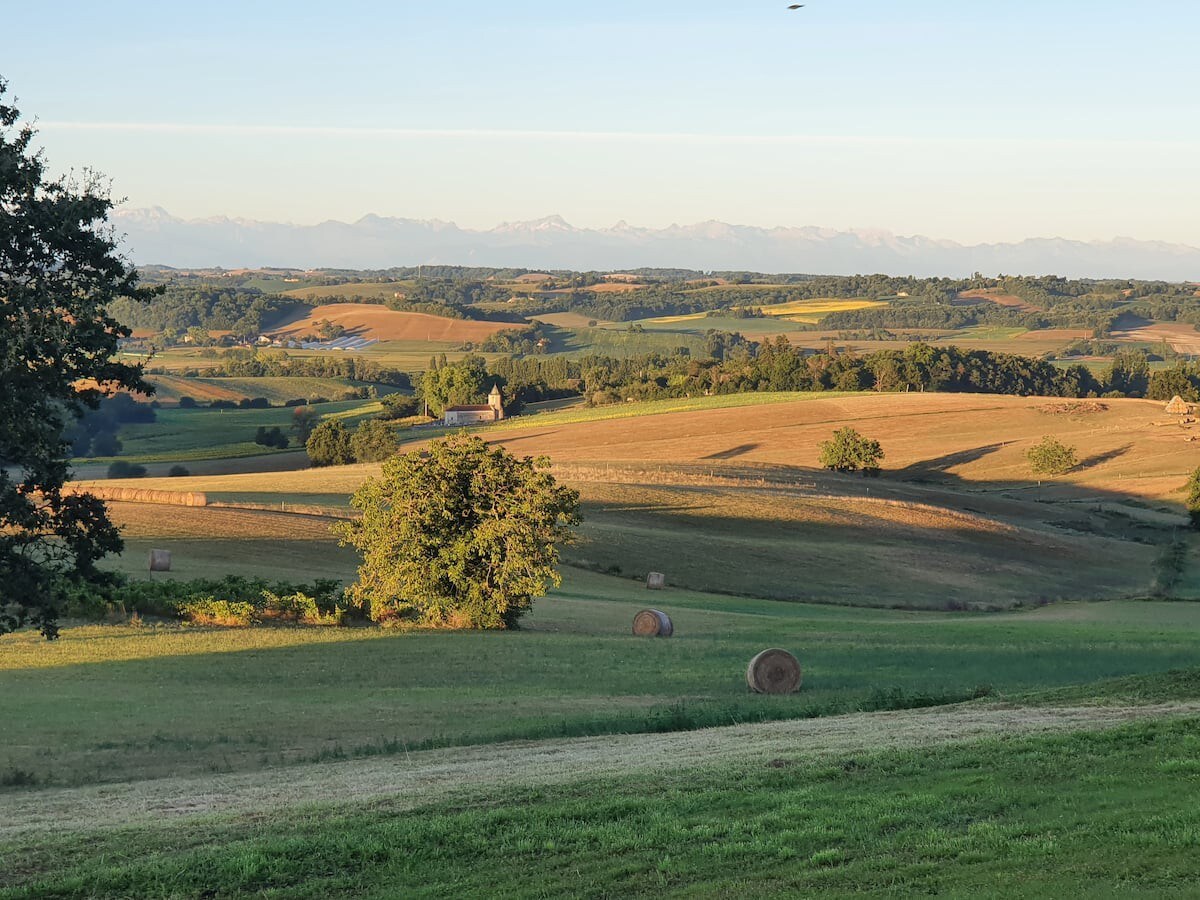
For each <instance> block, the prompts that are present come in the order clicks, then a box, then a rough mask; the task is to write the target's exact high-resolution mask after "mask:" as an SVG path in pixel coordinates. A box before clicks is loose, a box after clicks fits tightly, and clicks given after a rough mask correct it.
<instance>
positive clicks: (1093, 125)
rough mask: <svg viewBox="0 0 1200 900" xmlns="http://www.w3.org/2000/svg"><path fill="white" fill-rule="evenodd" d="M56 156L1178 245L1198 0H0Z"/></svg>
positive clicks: (246, 205) (1195, 235)
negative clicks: (796, 4) (9, 1)
mask: <svg viewBox="0 0 1200 900" xmlns="http://www.w3.org/2000/svg"><path fill="white" fill-rule="evenodd" d="M13 6H14V8H12V9H9V10H8V11H6V13H5V30H6V32H7V34H6V36H5V37H4V38H3V39H0V44H3V46H4V50H3V53H2V54H0V75H2V76H3V77H5V78H7V79H8V81H9V90H10V95H9V96H10V98H11V97H12V96H13V95H15V96H16V97H17V98H18V99H19V101H20V106H21V108H22V110H23V111H24V112H25V113H26V114H28V115H31V116H36V117H37V118H38V119H39V120H40V129H41V135H40V142H41V144H42V145H43V146H44V147H45V148H46V152H47V155H48V158H49V161H50V163H51V167H52V168H53V169H55V170H66V169H70V168H79V167H82V166H87V165H90V166H93V167H94V168H96V169H99V170H100V171H102V172H104V173H105V174H107V175H108V176H110V177H111V178H112V179H113V182H114V193H116V194H117V195H120V196H124V197H127V198H128V205H130V206H134V207H139V206H151V205H160V206H163V207H165V208H166V209H168V210H169V211H170V212H172V213H174V214H176V215H181V216H185V217H200V216H209V215H230V216H242V217H248V218H261V219H271V220H280V221H292V222H297V223H310V222H316V221H320V220H323V219H328V218H336V219H343V220H352V219H356V218H358V217H359V216H361V215H363V214H365V213H369V212H373V213H377V214H380V215H394V216H409V217H415V218H441V219H446V220H453V221H456V222H458V223H459V224H460V225H464V226H471V227H490V226H492V225H495V224H497V223H498V222H500V221H504V220H515V219H528V218H535V217H539V216H543V215H548V214H551V213H558V214H561V215H563V216H564V217H566V218H567V219H568V220H569V221H571V222H572V223H574V224H577V225H591V226H604V225H611V224H613V223H615V222H616V221H617V220H619V219H626V220H628V221H629V222H631V223H633V224H638V225H650V226H662V225H667V224H670V223H671V222H679V223H690V222H696V221H701V220H705V219H722V220H725V221H730V222H737V223H744V224H756V225H822V226H830V227H837V228H845V227H861V228H869V227H879V228H885V229H889V230H893V231H896V232H899V233H902V234H913V233H923V234H928V235H931V236H935V237H946V238H952V239H956V240H962V241H971V242H974V241H992V240H1007V239H1020V238H1023V237H1027V236H1042V235H1061V236H1065V237H1073V238H1108V237H1113V236H1115V235H1128V236H1132V237H1137V238H1143V239H1151V238H1157V239H1163V240H1170V241H1178V242H1183V243H1190V244H1193V245H1200V216H1198V215H1197V214H1196V210H1197V209H1200V162H1198V161H1200V51H1198V49H1197V44H1196V41H1197V37H1198V36H1200V4H1196V3H1193V2H1188V0H1138V2H1133V0H1127V2H1110V0H1093V2H1076V0H1059V2H1055V0H1041V2H1035V0H1014V2H988V3H979V2H963V0H957V2H952V0H910V2H900V0H809V3H808V6H807V8H805V9H802V10H799V11H797V12H789V11H788V10H787V9H786V8H785V7H786V6H787V0H737V2H735V0H729V2H714V0H693V2H680V0H656V2H650V0H643V2H632V0H630V2H595V0H593V2H570V3H568V2H549V0H542V2H534V0H525V2H486V3H484V2H474V0H462V2H454V3H442V2H431V0H421V2H391V3H367V2H341V3H329V2H322V3H319V4H317V3H304V2H296V3H282V2H253V0H244V2H240V3H229V2H209V3H205V4H175V3H153V4H152V3H148V2H122V0H114V2H110V3H104V4H98V3H93V2H87V3H83V2H57V3H23V4H14V5H13Z"/></svg>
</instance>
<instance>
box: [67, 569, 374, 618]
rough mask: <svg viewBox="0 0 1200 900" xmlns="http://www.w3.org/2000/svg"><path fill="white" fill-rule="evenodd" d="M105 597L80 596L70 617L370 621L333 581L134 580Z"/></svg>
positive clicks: (234, 578) (240, 579) (322, 579)
mask: <svg viewBox="0 0 1200 900" xmlns="http://www.w3.org/2000/svg"><path fill="white" fill-rule="evenodd" d="M106 594H107V596H104V597H100V596H97V595H95V594H87V595H85V596H81V597H79V598H77V599H76V600H75V601H74V602H73V603H72V607H71V609H70V610H69V611H68V613H69V615H71V616H74V617H79V618H92V619H100V618H104V617H105V616H110V615H112V614H113V613H117V614H121V613H124V614H127V615H138V616H154V617H159V618H167V619H179V620H181V621H185V622H192V623H195V624H197V625H227V626H246V625H259V624H263V623H265V622H294V623H299V624H305V625H344V624H348V623H349V622H351V621H355V620H358V619H362V618H365V616H364V615H363V614H362V611H361V610H359V609H357V608H356V607H354V606H352V605H351V603H350V602H349V600H348V599H347V598H346V596H345V594H344V592H343V590H342V587H341V584H340V583H339V582H337V581H335V580H333V579H328V578H321V579H317V580H316V581H314V582H313V583H312V584H293V583H290V582H284V581H267V580H265V579H261V578H242V577H240V576H236V575H230V576H226V577H225V578H221V579H205V578H201V579H196V580H193V581H130V582H125V583H123V584H118V585H116V586H115V587H113V588H111V589H110V590H109V591H107V592H106Z"/></svg>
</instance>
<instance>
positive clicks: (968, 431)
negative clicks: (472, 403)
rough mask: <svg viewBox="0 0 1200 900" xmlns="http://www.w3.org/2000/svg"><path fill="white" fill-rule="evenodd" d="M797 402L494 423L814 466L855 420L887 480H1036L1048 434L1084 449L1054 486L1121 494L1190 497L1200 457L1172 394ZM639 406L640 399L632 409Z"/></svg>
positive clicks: (592, 443)
mask: <svg viewBox="0 0 1200 900" xmlns="http://www.w3.org/2000/svg"><path fill="white" fill-rule="evenodd" d="M796 396H797V399H796V400H795V401H790V402H780V403H772V404H764V405H761V406H747V407H740V408H725V409H701V410H695V411H682V412H672V413H670V414H665V415H656V416H644V417H640V418H625V419H621V418H617V419H607V420H603V421H596V422H581V423H577V424H570V425H563V426H553V425H551V424H550V422H551V421H552V420H549V419H548V421H547V423H546V424H543V425H539V423H538V422H537V421H536V420H531V421H530V422H529V427H528V429H525V428H520V427H519V426H518V423H519V422H520V420H513V422H512V423H511V424H509V425H506V426H505V427H504V428H503V429H501V430H498V431H495V432H492V434H494V435H495V439H496V440H498V441H500V442H502V443H504V444H505V445H506V446H508V447H509V448H510V449H512V450H513V451H515V452H519V453H522V454H531V455H533V454H539V453H545V454H548V455H550V456H551V457H552V458H554V459H555V460H560V461H593V462H603V461H613V462H618V461H625V462H635V461H653V462H670V463H701V464H713V465H720V464H721V463H722V462H730V461H735V462H738V463H754V464H770V465H779V466H793V467H815V466H816V465H817V457H818V445H819V444H820V442H821V441H823V440H826V439H827V438H828V437H829V436H830V435H831V434H832V433H833V431H834V430H836V429H837V428H840V427H842V426H844V425H850V426H853V427H854V428H857V429H858V430H859V431H861V432H862V433H863V434H865V435H867V436H869V437H872V438H874V439H876V440H878V441H880V442H881V443H882V444H883V448H884V450H885V452H886V454H887V456H886V458H885V460H884V471H885V477H886V479H887V480H892V479H896V480H906V479H912V478H918V477H919V478H920V479H922V480H935V481H941V482H947V483H962V484H964V486H971V485H977V486H981V487H982V486H985V485H989V484H992V485H996V484H1005V483H1007V484H1012V483H1019V484H1022V485H1029V484H1031V476H1030V472H1029V468H1028V465H1027V463H1026V460H1025V451H1026V450H1027V449H1028V448H1029V447H1030V446H1031V445H1032V444H1033V443H1034V442H1036V441H1038V440H1040V439H1041V438H1042V437H1043V436H1044V435H1053V436H1055V437H1057V438H1058V439H1060V440H1062V441H1064V442H1066V443H1068V444H1071V445H1073V446H1075V447H1076V449H1077V452H1078V455H1079V458H1080V460H1081V465H1080V466H1079V468H1078V470H1077V471H1075V472H1073V473H1071V474H1069V475H1067V476H1065V477H1064V478H1062V479H1061V480H1060V483H1061V487H1053V488H1051V487H1047V489H1046V490H1047V491H1049V492H1051V493H1053V492H1059V493H1062V492H1064V491H1074V492H1080V491H1084V492H1086V491H1094V492H1098V493H1104V492H1111V493H1112V494H1115V495H1118V496H1123V497H1131V498H1132V497H1138V498H1143V499H1146V500H1151V501H1154V502H1169V503H1170V504H1171V505H1172V506H1173V507H1175V508H1177V509H1178V508H1181V507H1180V505H1179V504H1180V499H1181V498H1180V495H1179V494H1178V493H1177V491H1178V490H1179V488H1180V487H1181V486H1182V484H1183V482H1184V481H1185V480H1186V478H1187V476H1188V474H1190V472H1191V471H1192V470H1193V469H1195V468H1196V466H1197V465H1200V443H1186V442H1185V441H1184V437H1185V436H1186V435H1189V434H1192V433H1194V432H1195V433H1200V432H1196V431H1195V429H1191V430H1188V429H1183V428H1180V427H1179V426H1178V425H1171V426H1169V427H1167V426H1163V427H1156V426H1155V424H1154V423H1156V422H1163V421H1170V419H1169V417H1166V416H1165V415H1164V414H1163V411H1162V404H1159V403H1155V402H1152V401H1147V400H1105V401H1104V403H1105V404H1106V405H1107V409H1106V410H1105V411H1103V412H1098V413H1087V414H1081V415H1065V416H1064V415H1052V414H1049V413H1046V412H1043V411H1042V409H1043V408H1044V407H1046V406H1047V404H1049V403H1053V402H1054V401H1052V400H1048V399H1046V398H1037V397H1030V398H1025V397H1002V396H993V395H979V394H915V393H914V394H854V395H838V396H836V397H830V398H828V399H827V398H823V397H821V396H820V395H817V396H816V397H807V398H806V397H805V395H796ZM634 406H636V405H635V404H630V407H631V410H630V412H631V413H632V412H633V409H632V407H634Z"/></svg>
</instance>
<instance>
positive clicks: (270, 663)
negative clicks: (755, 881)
mask: <svg viewBox="0 0 1200 900" xmlns="http://www.w3.org/2000/svg"><path fill="white" fill-rule="evenodd" d="M280 574H283V572H282V571H281V572H280ZM291 577H298V573H297V574H295V575H292V576H291ZM650 603H653V605H655V606H656V607H658V608H661V609H664V610H665V611H666V612H667V613H668V614H669V615H671V617H672V619H673V621H674V623H675V628H676V634H675V637H673V638H671V639H670V640H657V641H655V640H646V639H639V638H635V637H633V636H632V635H631V633H630V623H631V622H632V619H633V616H634V614H635V613H636V612H637V610H638V609H640V608H643V607H644V606H645V605H647V604H650ZM3 644H4V648H5V652H4V653H3V655H2V656H0V698H3V699H2V700H0V712H2V713H3V717H4V721H5V722H6V740H5V743H4V746H3V748H0V775H3V774H4V773H14V772H18V773H28V776H29V779H30V780H32V781H35V782H36V783H37V784H38V785H41V786H47V785H50V786H53V785H58V786H71V785H85V784H92V783H102V782H111V781H129V780H143V779H147V778H153V777H162V776H167V775H185V774H195V775H203V774H206V773H221V772H238V771H251V770H256V769H261V768H267V767H272V766H278V765H284V764H292V763H301V762H313V761H320V760H326V759H338V758H343V757H368V756H375V755H379V754H384V755H388V754H403V753H404V752H405V750H406V749H408V750H415V749H419V748H421V747H422V746H428V745H431V744H432V745H442V744H478V743H486V742H492V741H497V740H511V739H519V738H548V737H556V736H570V735H577V734H612V733H626V732H646V731H651V732H653V731H673V730H679V729H686V728H689V727H699V726H710V725H728V724H735V723H739V722H752V721H758V720H771V719H783V718H797V717H798V718H808V717H812V716H819V715H827V714H831V713H838V712H847V711H853V710H855V709H860V708H863V709H878V708H889V707H893V706H899V707H904V706H907V705H912V704H916V705H924V704H928V703H937V702H944V701H947V700H961V699H967V698H969V697H971V696H973V695H974V694H977V693H980V692H984V693H987V692H999V693H1001V694H1006V693H1011V692H1017V691H1024V690H1029V689H1033V688H1038V687H1048V686H1058V685H1074V684H1080V683H1087V682H1094V681H1097V680H1099V679H1102V678H1106V677H1110V676H1115V675H1124V674H1136V673H1152V672H1161V671H1165V670H1167V669H1170V668H1174V667H1179V666H1184V665H1187V664H1189V663H1190V662H1192V661H1194V660H1195V658H1196V654H1197V650H1198V649H1200V607H1197V606H1194V605H1184V604H1170V603H1155V602H1114V603H1109V604H1093V605H1084V604H1071V605H1062V606H1056V607H1051V608H1047V609H1044V610H1037V611H1031V612H1024V613H1010V614H992V615H983V614H977V615H971V614H962V613H960V614H956V615H951V614H940V613H939V614H930V613H924V614H920V613H911V612H901V611H883V610H864V609H846V608H837V607H826V606H810V605H804V604H782V603H776V602H771V601H765V600H753V599H746V598H731V597H721V596H716V595H711V594H703V593H699V592H692V591H682V590H676V589H671V590H668V591H666V592H662V593H653V594H652V593H649V592H647V591H646V590H645V588H644V587H643V586H641V585H640V584H639V583H637V582H633V581H631V580H628V579H619V578H612V577H604V576H599V575H595V574H589V573H584V572H579V571H576V570H568V574H567V581H566V583H565V585H564V586H563V588H561V589H560V590H557V591H556V592H555V593H554V595H553V596H552V597H550V598H547V599H544V600H542V601H540V602H539V603H538V605H537V606H536V608H535V611H534V613H533V614H532V615H531V616H530V617H528V619H527V620H526V622H525V627H524V628H523V629H522V630H521V631H520V632H511V633H427V634H420V633H414V634H398V633H388V632H383V631H379V630H377V629H368V628H357V629H355V628H352V629H334V628H326V629H321V628H311V629H304V628H274V629H272V628H259V629H240V630H211V629H204V628H197V627H187V628H181V627H178V626H165V627H140V628H139V627H131V626H86V627H80V628H71V629H68V630H67V631H66V633H65V634H64V636H63V637H62V638H61V639H60V640H59V641H57V642H55V643H54V644H51V645H46V644H44V643H42V642H41V641H40V639H39V638H38V637H37V636H35V635H32V634H22V635H17V636H11V637H6V638H3ZM776 645H777V646H783V647H786V648H790V649H791V650H792V651H793V652H794V653H796V655H797V656H798V657H799V658H800V659H801V661H802V664H803V665H804V667H805V683H804V689H803V690H802V691H801V692H800V693H799V694H796V695H793V696H788V697H760V696H756V695H751V694H749V693H748V692H747V689H746V685H745V680H744V671H745V665H746V662H747V661H748V660H749V659H750V657H752V656H753V655H754V653H756V652H757V651H758V650H759V649H761V648H762V647H765V646H776ZM10 780H12V775H11V774H10Z"/></svg>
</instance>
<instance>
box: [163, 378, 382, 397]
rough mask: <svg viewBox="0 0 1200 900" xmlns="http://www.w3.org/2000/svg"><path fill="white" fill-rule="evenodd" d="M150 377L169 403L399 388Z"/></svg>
mask: <svg viewBox="0 0 1200 900" xmlns="http://www.w3.org/2000/svg"><path fill="white" fill-rule="evenodd" d="M147 381H149V382H150V383H151V384H153V385H154V387H155V392H154V399H155V400H160V401H164V402H166V403H171V402H177V401H178V400H179V398H180V397H191V398H192V399H193V400H196V401H198V402H200V403H208V402H210V401H212V400H234V401H237V400H242V399H254V398H255V397H265V398H266V399H267V400H269V401H271V403H276V404H282V403H286V402H287V401H288V400H307V399H309V398H312V397H324V398H325V399H326V400H331V399H336V398H338V397H340V396H342V395H343V394H344V393H345V392H346V391H350V390H354V389H357V388H361V387H374V388H375V390H376V391H377V392H378V393H379V394H390V393H394V392H395V391H396V390H397V389H396V388H394V387H391V386H389V385H386V384H380V385H368V383H367V382H365V381H355V380H353V379H350V378H297V377H274V378H271V377H266V378H182V377H180V376H178V375H150V376H148V377H147Z"/></svg>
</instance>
